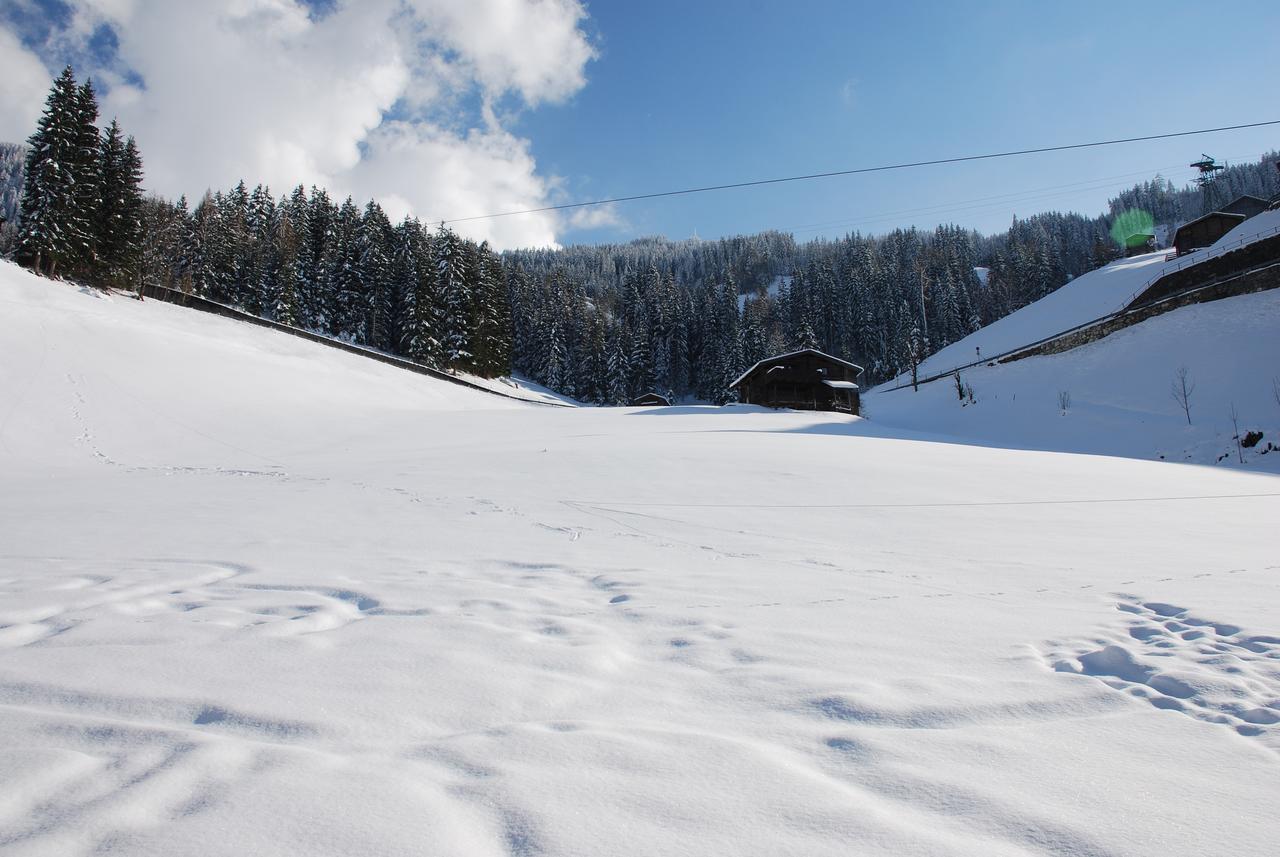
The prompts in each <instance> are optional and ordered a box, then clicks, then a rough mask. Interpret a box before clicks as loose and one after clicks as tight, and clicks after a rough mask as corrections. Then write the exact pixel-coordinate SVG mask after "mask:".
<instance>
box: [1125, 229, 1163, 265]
mask: <svg viewBox="0 0 1280 857" xmlns="http://www.w3.org/2000/svg"><path fill="white" fill-rule="evenodd" d="M1155 249H1156V236H1155V235H1153V234H1151V233H1150V232H1139V233H1137V234H1136V235H1130V236H1129V237H1128V238H1126V239H1124V255H1125V258H1126V259H1127V258H1129V257H1130V256H1141V255H1142V254H1143V253H1151V252H1153V251H1154V250H1155Z"/></svg>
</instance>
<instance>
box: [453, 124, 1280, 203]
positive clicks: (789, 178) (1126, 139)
mask: <svg viewBox="0 0 1280 857" xmlns="http://www.w3.org/2000/svg"><path fill="white" fill-rule="evenodd" d="M1267 125H1280V119H1272V120H1270V121H1267V122H1250V123H1247V124H1244V125H1224V126H1222V127H1220V128H1201V129H1199V130H1196V131H1174V132H1172V133H1169V134H1148V135H1146V136H1143V137H1124V138H1122V139H1118V140H1098V141H1095V142H1092V143H1070V144H1067V145H1063V146H1042V147H1040V148H1037V149H1018V150H1016V151H1010V152H991V153H988V154H985V155H962V156H959V157H953V158H937V159H935V160H931V161H912V162H910V163H904V164H883V165H881V166H876V167H859V168H857V169H852V170H834V171H832V172H826V173H810V174H808V175H803V176H785V177H783V178H774V179H756V180H755V181H746V182H732V183H729V184H719V185H706V186H704V187H691V188H683V189H681V190H666V191H659V192H656V193H638V194H633V195H631V196H619V197H614V198H613V199H596V200H590V201H588V202H566V203H562V204H560V205H544V206H542V207H541V208H525V209H521V210H519V211H502V212H497V213H495V214H476V215H473V216H471V217H455V218H453V219H451V220H442V221H440V222H441V223H442V224H448V223H466V222H468V221H472V220H492V219H494V218H498V217H514V216H515V215H518V214H540V213H542V212H545V211H564V210H566V209H570V208H587V207H589V206H595V205H607V204H609V203H611V202H635V201H637V200H641V199H658V198H661V197H668V196H686V195H688V194H694V193H709V192H711V191H716V190H732V189H735V188H744V187H759V186H761V185H771V184H783V183H785V182H798V181H808V180H810V179H825V178H834V177H836V176H852V175H860V174H863V173H880V172H888V171H889V170H906V169H913V168H915V167H931V166H937V165H939V164H959V163H964V162H966V161H988V160H992V159H994V158H1011V157H1015V156H1018V155H1038V154H1043V153H1045V152H1065V151H1068V150H1071V149H1093V148H1097V147H1099V146H1115V145H1119V144H1121V143H1141V142H1146V141H1148V140H1168V139H1171V138H1174V137H1192V136H1195V135H1197V134H1216V133H1219V132H1221V131H1240V130H1243V129H1246V128H1262V127H1265V126H1267Z"/></svg>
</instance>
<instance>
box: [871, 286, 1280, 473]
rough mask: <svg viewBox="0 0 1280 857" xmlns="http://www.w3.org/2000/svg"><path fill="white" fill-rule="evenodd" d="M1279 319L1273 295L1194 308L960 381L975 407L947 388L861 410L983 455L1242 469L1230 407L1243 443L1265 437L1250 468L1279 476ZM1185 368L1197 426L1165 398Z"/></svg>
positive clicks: (1279, 298) (1249, 455) (890, 398)
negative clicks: (1091, 457)
mask: <svg viewBox="0 0 1280 857" xmlns="http://www.w3.org/2000/svg"><path fill="white" fill-rule="evenodd" d="M1084 279H1085V278H1084V277H1082V278H1081V280H1084ZM1069 288H1070V286H1067V287H1064V288H1063V289H1062V291H1063V292H1066V291H1067V289H1069ZM1054 297H1055V295H1050V296H1049V297H1048V298H1045V299H1044V300H1043V301H1040V302H1039V303H1037V304H1033V305H1032V306H1030V307H1027V309H1028V310H1030V309H1035V308H1036V307H1039V306H1040V305H1041V304H1045V303H1048V302H1049V301H1050V300H1052V299H1053V298H1054ZM1015 315H1016V314H1015ZM1013 318H1014V316H1010V317H1009V319H1013ZM1277 318H1280V291H1277V290H1272V291H1267V292H1261V293H1258V294H1253V295H1242V296H1239V297H1233V298H1227V299H1224V300H1219V301H1213V302H1211V303H1205V304H1196V305H1194V306H1188V307H1183V308H1181V309H1177V310H1174V311H1172V312H1169V313H1166V314H1164V315H1160V316H1156V317H1155V318H1152V319H1149V320H1147V321H1145V322H1142V323H1141V324H1137V325H1134V326H1133V327H1129V328H1125V329H1123V330H1120V331H1118V332H1116V333H1113V334H1111V335H1110V336H1107V337H1105V338H1103V339H1100V340H1098V341H1097V342H1093V343H1090V344H1088V345H1084V346H1082V347H1080V348H1075V349H1072V350H1070V351H1065V352H1062V353H1060V354H1053V355H1048V356H1042V357H1029V358H1025V359H1023V360H1017V361H1014V362H1012V363H1005V364H998V365H996V366H981V367H975V368H973V369H968V370H964V371H963V372H961V380H962V381H963V382H964V383H965V384H967V385H969V386H971V387H972V388H973V390H974V399H975V401H974V402H973V403H972V404H969V403H965V404H962V403H961V401H960V398H959V396H958V394H957V392H956V386H955V383H954V381H953V380H951V379H947V378H944V379H941V380H938V381H934V382H932V383H929V384H925V385H923V386H921V387H920V390H919V392H913V391H912V390H911V389H910V388H907V389H904V390H897V391H893V392H887V391H883V392H878V393H877V392H875V391H872V393H871V394H868V395H867V396H864V398H863V401H864V403H865V405H866V410H867V413H868V414H870V415H871V417H872V419H873V420H875V421H876V422H877V423H883V424H886V425H888V426H892V427H895V428H907V429H912V430H915V431H924V432H937V433H941V434H946V435H951V436H958V437H963V438H966V439H968V440H970V441H972V442H976V443H983V444H993V445H998V446H1009V447H1019V448H1026V449H1045V450H1059V451H1068V452H1087V453H1097V454H1103V455H1123V456H1128V457H1133V458H1147V459H1164V460H1166V461H1179V462H1189V463H1194V464H1216V465H1223V466H1225V465H1231V464H1234V465H1236V466H1239V464H1240V461H1239V456H1238V455H1237V451H1236V447H1235V441H1234V436H1235V425H1234V424H1233V423H1232V421H1231V409H1232V406H1234V407H1235V411H1236V414H1237V415H1238V420H1239V429H1240V432H1241V435H1242V436H1243V435H1244V434H1245V433H1246V432H1248V431H1261V432H1262V433H1263V437H1262V440H1261V441H1260V443H1259V444H1258V445H1257V446H1256V447H1254V448H1252V449H1246V450H1243V453H1242V454H1243V458H1244V461H1245V465H1246V466H1247V467H1250V468H1253V469H1260V470H1267V471H1272V472H1276V471H1280V451H1274V450H1272V451H1268V452H1265V453H1264V450H1267V449H1268V444H1269V443H1271V444H1274V445H1275V446H1280V402H1277V401H1276V392H1275V386H1274V385H1275V384H1276V383H1277V382H1278V380H1277V379H1280V336H1278V335H1277V327H1276V319H1277ZM1009 319H1006V321H1007V320H1009ZM992 327H993V328H994V327H995V325H992ZM974 335H975V336H977V335H978V334H974ZM1182 367H1186V368H1187V371H1188V374H1189V378H1190V383H1191V384H1193V385H1194V390H1193V391H1192V393H1191V396H1190V406H1191V424H1190V425H1188V424H1187V416H1186V414H1185V413H1184V412H1183V410H1182V408H1181V407H1180V405H1179V403H1178V402H1177V401H1176V400H1175V399H1174V397H1173V396H1172V395H1171V390H1170V387H1171V384H1172V383H1173V382H1174V379H1175V376H1176V374H1177V372H1178V370H1179V369H1180V368H1182ZM1060 394H1066V397H1067V398H1068V399H1069V401H1068V402H1067V403H1066V408H1065V413H1064V408H1063V407H1062V405H1063V399H1062V398H1060Z"/></svg>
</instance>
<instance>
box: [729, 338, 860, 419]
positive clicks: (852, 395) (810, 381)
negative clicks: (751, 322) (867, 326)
mask: <svg viewBox="0 0 1280 857" xmlns="http://www.w3.org/2000/svg"><path fill="white" fill-rule="evenodd" d="M861 374H862V367H861V366H858V365H856V364H854V363H850V362H849V361H848V360H841V359H840V358H839V357H832V356H831V355H830V354H823V353H822V352H821V351H818V350H817V349H815V348H804V349H801V350H800V351H793V352H791V353H790V354H779V355H778V356H777V357H769V358H766V359H764V360H761V361H760V362H759V363H757V364H756V365H754V366H752V367H751V368H750V369H748V370H747V371H746V372H743V373H742V374H741V375H740V376H738V378H737V380H735V381H734V382H733V383H732V384H730V385H729V389H731V390H736V391H737V392H738V401H740V402H742V403H744V404H748V405H764V406H765V407H768V408H796V409H799V410H805V411H844V412H845V413H850V414H857V413H858V412H859V410H860V401H859V390H858V383H857V382H858V376H860V375H861Z"/></svg>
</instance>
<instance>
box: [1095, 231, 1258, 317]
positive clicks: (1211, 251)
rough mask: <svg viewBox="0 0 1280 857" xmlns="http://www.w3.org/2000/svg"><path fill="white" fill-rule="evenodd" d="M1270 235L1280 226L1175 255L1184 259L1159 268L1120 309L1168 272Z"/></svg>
mask: <svg viewBox="0 0 1280 857" xmlns="http://www.w3.org/2000/svg"><path fill="white" fill-rule="evenodd" d="M1272 235H1280V226H1273V227H1271V228H1270V229H1267V230H1265V231H1263V232H1255V233H1253V234H1252V235H1249V236H1247V237H1245V238H1238V239H1236V240H1235V241H1232V242H1231V243H1230V244H1226V245H1223V246H1221V247H1219V246H1218V245H1217V244H1214V245H1213V246H1212V247H1202V248H1200V249H1198V250H1193V251H1191V252H1190V253H1188V254H1187V255H1186V256H1176V257H1174V258H1178V259H1186V261H1185V262H1179V263H1178V264H1177V265H1175V266H1174V267H1172V268H1163V267H1162V268H1161V269H1160V273H1158V274H1156V275H1154V276H1153V277H1152V278H1151V279H1149V280H1147V281H1146V282H1145V283H1143V284H1142V288H1140V289H1138V290H1137V291H1136V292H1134V293H1133V294H1131V295H1129V297H1128V298H1127V299H1126V300H1125V302H1124V303H1122V304H1121V305H1120V309H1124V308H1125V307H1127V306H1128V305H1129V304H1131V303H1133V302H1134V300H1135V299H1137V297H1138V295H1140V294H1142V293H1143V292H1145V291H1146V290H1147V289H1149V288H1151V287H1152V286H1154V285H1155V284H1156V283H1158V282H1159V281H1160V280H1163V279H1164V278H1165V277H1167V276H1169V275H1170V274H1176V273H1178V272H1179V271H1183V270H1186V269H1187V268H1194V267H1195V266H1196V265H1202V264H1204V263H1205V262H1208V261H1209V260H1210V259H1216V258H1218V257H1219V256H1225V255H1226V254H1227V253H1234V252H1235V251H1236V250H1239V249H1240V248H1242V247H1247V246H1248V245H1250V244H1256V243H1257V242H1259V241H1262V240H1264V239H1266V238H1270V237H1271V236H1272ZM1201 253H1204V254H1205V255H1204V256H1201V255H1200V254H1201ZM1165 261H1169V256H1167V255H1166V256H1165Z"/></svg>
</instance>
